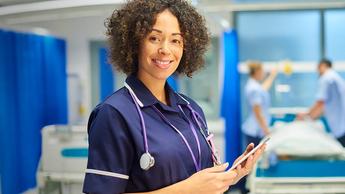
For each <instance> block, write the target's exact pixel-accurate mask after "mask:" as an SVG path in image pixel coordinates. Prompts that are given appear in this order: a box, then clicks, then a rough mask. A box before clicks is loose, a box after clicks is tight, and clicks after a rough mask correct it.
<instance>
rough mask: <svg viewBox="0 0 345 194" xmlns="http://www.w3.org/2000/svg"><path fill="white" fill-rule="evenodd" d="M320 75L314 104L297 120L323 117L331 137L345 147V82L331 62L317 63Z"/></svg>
mask: <svg viewBox="0 0 345 194" xmlns="http://www.w3.org/2000/svg"><path fill="white" fill-rule="evenodd" d="M318 72H319V74H320V78H319V83H318V91H317V95H316V102H315V103H314V104H313V106H312V107H311V108H310V109H309V111H308V112H307V113H301V114H299V115H298V117H297V118H298V119H305V118H311V119H318V118H319V117H320V116H322V115H324V116H325V118H326V121H327V124H328V126H329V127H330V130H331V133H332V135H333V136H334V137H335V138H336V139H338V141H339V142H340V143H341V144H342V145H343V146H344V147H345V81H344V79H343V78H341V76H340V75H339V74H338V73H337V72H335V71H334V70H333V69H332V62H331V61H330V60H327V59H323V60H321V61H320V62H319V65H318Z"/></svg>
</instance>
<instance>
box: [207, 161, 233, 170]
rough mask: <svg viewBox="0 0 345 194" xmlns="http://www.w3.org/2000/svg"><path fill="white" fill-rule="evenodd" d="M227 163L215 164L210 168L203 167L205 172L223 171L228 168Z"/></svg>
mask: <svg viewBox="0 0 345 194" xmlns="http://www.w3.org/2000/svg"><path fill="white" fill-rule="evenodd" d="M228 166H229V163H224V164H221V165H216V166H214V167H211V168H207V169H205V170H206V171H207V172H224V171H225V170H226V168H228Z"/></svg>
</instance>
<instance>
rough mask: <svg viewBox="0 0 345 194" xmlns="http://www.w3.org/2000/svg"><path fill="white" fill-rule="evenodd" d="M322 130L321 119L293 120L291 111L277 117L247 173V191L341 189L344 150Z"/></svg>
mask: <svg viewBox="0 0 345 194" xmlns="http://www.w3.org/2000/svg"><path fill="white" fill-rule="evenodd" d="M326 131H327V130H326V127H325V125H324V124H323V122H321V121H315V122H314V121H304V122H299V121H294V115H292V114H286V115H285V116H284V117H280V118H279V119H277V120H276V122H275V123H274V125H273V132H272V138H271V141H270V142H269V144H268V146H267V150H266V152H265V153H264V155H263V157H262V159H261V160H260V161H259V163H258V164H257V165H256V167H255V169H254V171H253V173H252V174H251V175H250V176H249V177H248V184H247V187H248V188H249V190H250V193H251V194H303V193H308V194H326V193H345V157H344V156H345V155H344V153H345V151H344V148H343V147H342V146H341V144H340V143H338V142H337V141H336V140H335V139H334V138H332V137H331V136H330V135H329V134H328V133H327V132H326Z"/></svg>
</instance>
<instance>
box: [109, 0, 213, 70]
mask: <svg viewBox="0 0 345 194" xmlns="http://www.w3.org/2000/svg"><path fill="white" fill-rule="evenodd" d="M166 9H168V10H169V11H170V12H171V13H172V14H173V15H174V16H175V17H176V18H177V20H178V22H179V25H180V29H181V34H182V36H183V39H184V40H183V41H184V48H183V55H182V58H181V61H180V64H179V66H178V68H177V70H176V71H177V72H178V73H179V74H182V73H184V74H185V75H187V76H188V77H191V76H192V74H193V72H195V71H196V70H199V69H200V68H202V67H203V66H204V53H205V52H206V49H207V46H208V43H209V40H210V37H209V32H208V30H207V28H206V25H205V19H204V17H202V16H201V15H200V14H199V13H198V12H197V11H196V9H195V8H194V7H193V6H192V5H190V4H189V3H188V2H186V1H185V0H129V1H128V2H127V3H126V4H125V5H124V7H123V8H122V9H119V10H115V11H114V12H113V14H112V15H111V16H110V17H109V18H108V19H107V20H106V21H105V26H106V28H107V32H106V35H107V37H108V43H109V49H110V50H109V51H110V53H109V55H110V56H109V62H110V63H111V64H113V66H114V67H115V68H116V69H117V70H119V71H122V72H124V73H126V74H127V75H128V74H131V73H135V72H137V70H138V65H137V64H138V52H139V43H140V41H141V40H143V39H144V38H145V37H146V36H147V35H148V34H149V33H150V32H151V31H152V27H153V25H154V24H155V22H156V16H157V14H159V13H161V12H163V11H164V10H166Z"/></svg>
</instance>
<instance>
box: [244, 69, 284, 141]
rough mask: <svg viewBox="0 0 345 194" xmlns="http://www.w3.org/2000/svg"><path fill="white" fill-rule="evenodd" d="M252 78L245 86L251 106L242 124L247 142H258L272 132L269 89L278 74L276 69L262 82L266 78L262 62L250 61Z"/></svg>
mask: <svg viewBox="0 0 345 194" xmlns="http://www.w3.org/2000/svg"><path fill="white" fill-rule="evenodd" d="M248 69H249V75H250V78H249V80H248V82H247V84H246V86H245V97H246V100H247V103H248V107H249V111H250V113H249V116H248V118H247V119H246V121H245V122H244V124H243V126H242V131H243V133H244V134H245V136H246V140H247V142H253V143H254V144H258V143H259V142H260V141H261V139H262V137H263V136H265V135H268V134H269V133H270V130H269V128H268V127H269V123H270V121H271V116H270V114H269V110H268V109H269V107H270V96H269V93H268V90H269V89H270V88H271V86H272V83H273V81H274V79H275V77H276V75H277V71H276V70H275V69H273V70H272V73H271V74H270V75H269V76H268V77H267V79H266V80H265V81H264V82H263V83H262V84H261V83H260V82H261V81H262V80H263V79H264V76H265V75H264V71H263V68H262V65H261V63H259V62H250V63H248Z"/></svg>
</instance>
